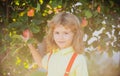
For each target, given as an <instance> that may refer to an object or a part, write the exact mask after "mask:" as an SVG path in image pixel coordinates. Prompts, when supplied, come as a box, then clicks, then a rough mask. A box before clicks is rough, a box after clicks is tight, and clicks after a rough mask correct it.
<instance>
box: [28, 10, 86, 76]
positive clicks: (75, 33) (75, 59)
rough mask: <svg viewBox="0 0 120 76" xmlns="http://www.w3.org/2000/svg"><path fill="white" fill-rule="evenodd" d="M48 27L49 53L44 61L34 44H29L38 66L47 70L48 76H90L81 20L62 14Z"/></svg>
mask: <svg viewBox="0 0 120 76" xmlns="http://www.w3.org/2000/svg"><path fill="white" fill-rule="evenodd" d="M48 27H49V29H48V32H47V35H46V37H45V41H46V50H47V51H49V52H48V54H47V55H45V56H44V57H43V59H42V58H41V56H40V54H39V53H38V51H37V50H36V49H35V48H34V47H33V46H32V44H28V47H29V48H30V51H31V53H32V55H33V58H34V59H35V61H36V62H37V63H38V65H39V66H40V67H41V68H44V69H46V70H47V76H88V71H87V64H86V60H85V57H84V56H83V54H82V52H83V50H84V44H83V40H82V38H83V31H82V29H81V26H80V22H79V19H78V18H77V17H76V16H75V15H73V14H71V13H66V12H61V13H58V14H56V15H55V16H54V17H53V19H52V20H51V21H49V22H48ZM28 37H29V36H28ZM70 61H71V62H70ZM70 66H71V67H70Z"/></svg>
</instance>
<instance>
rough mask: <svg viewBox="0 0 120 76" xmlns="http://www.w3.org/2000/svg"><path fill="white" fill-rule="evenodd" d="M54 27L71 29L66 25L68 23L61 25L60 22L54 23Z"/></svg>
mask: <svg viewBox="0 0 120 76" xmlns="http://www.w3.org/2000/svg"><path fill="white" fill-rule="evenodd" d="M56 28H61V29H62V28H63V29H71V28H70V26H68V25H61V24H58V25H56V26H55V28H54V29H56Z"/></svg>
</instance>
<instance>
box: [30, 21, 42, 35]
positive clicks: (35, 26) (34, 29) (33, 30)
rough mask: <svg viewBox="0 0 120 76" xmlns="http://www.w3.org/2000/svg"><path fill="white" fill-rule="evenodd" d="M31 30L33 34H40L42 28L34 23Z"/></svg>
mask: <svg viewBox="0 0 120 76" xmlns="http://www.w3.org/2000/svg"><path fill="white" fill-rule="evenodd" d="M30 29H31V31H32V32H33V33H38V32H39V31H40V28H39V27H38V26H37V25H35V24H34V23H31V24H30Z"/></svg>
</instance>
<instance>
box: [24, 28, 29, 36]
mask: <svg viewBox="0 0 120 76" xmlns="http://www.w3.org/2000/svg"><path fill="white" fill-rule="evenodd" d="M29 34H30V31H29V29H26V30H24V31H23V37H24V38H28V37H29Z"/></svg>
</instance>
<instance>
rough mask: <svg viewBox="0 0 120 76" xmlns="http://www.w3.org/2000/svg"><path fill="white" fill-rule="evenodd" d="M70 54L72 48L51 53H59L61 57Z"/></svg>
mask: <svg viewBox="0 0 120 76" xmlns="http://www.w3.org/2000/svg"><path fill="white" fill-rule="evenodd" d="M71 52H74V50H73V47H68V48H64V49H56V50H53V53H60V54H62V55H66V54H68V53H71Z"/></svg>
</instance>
